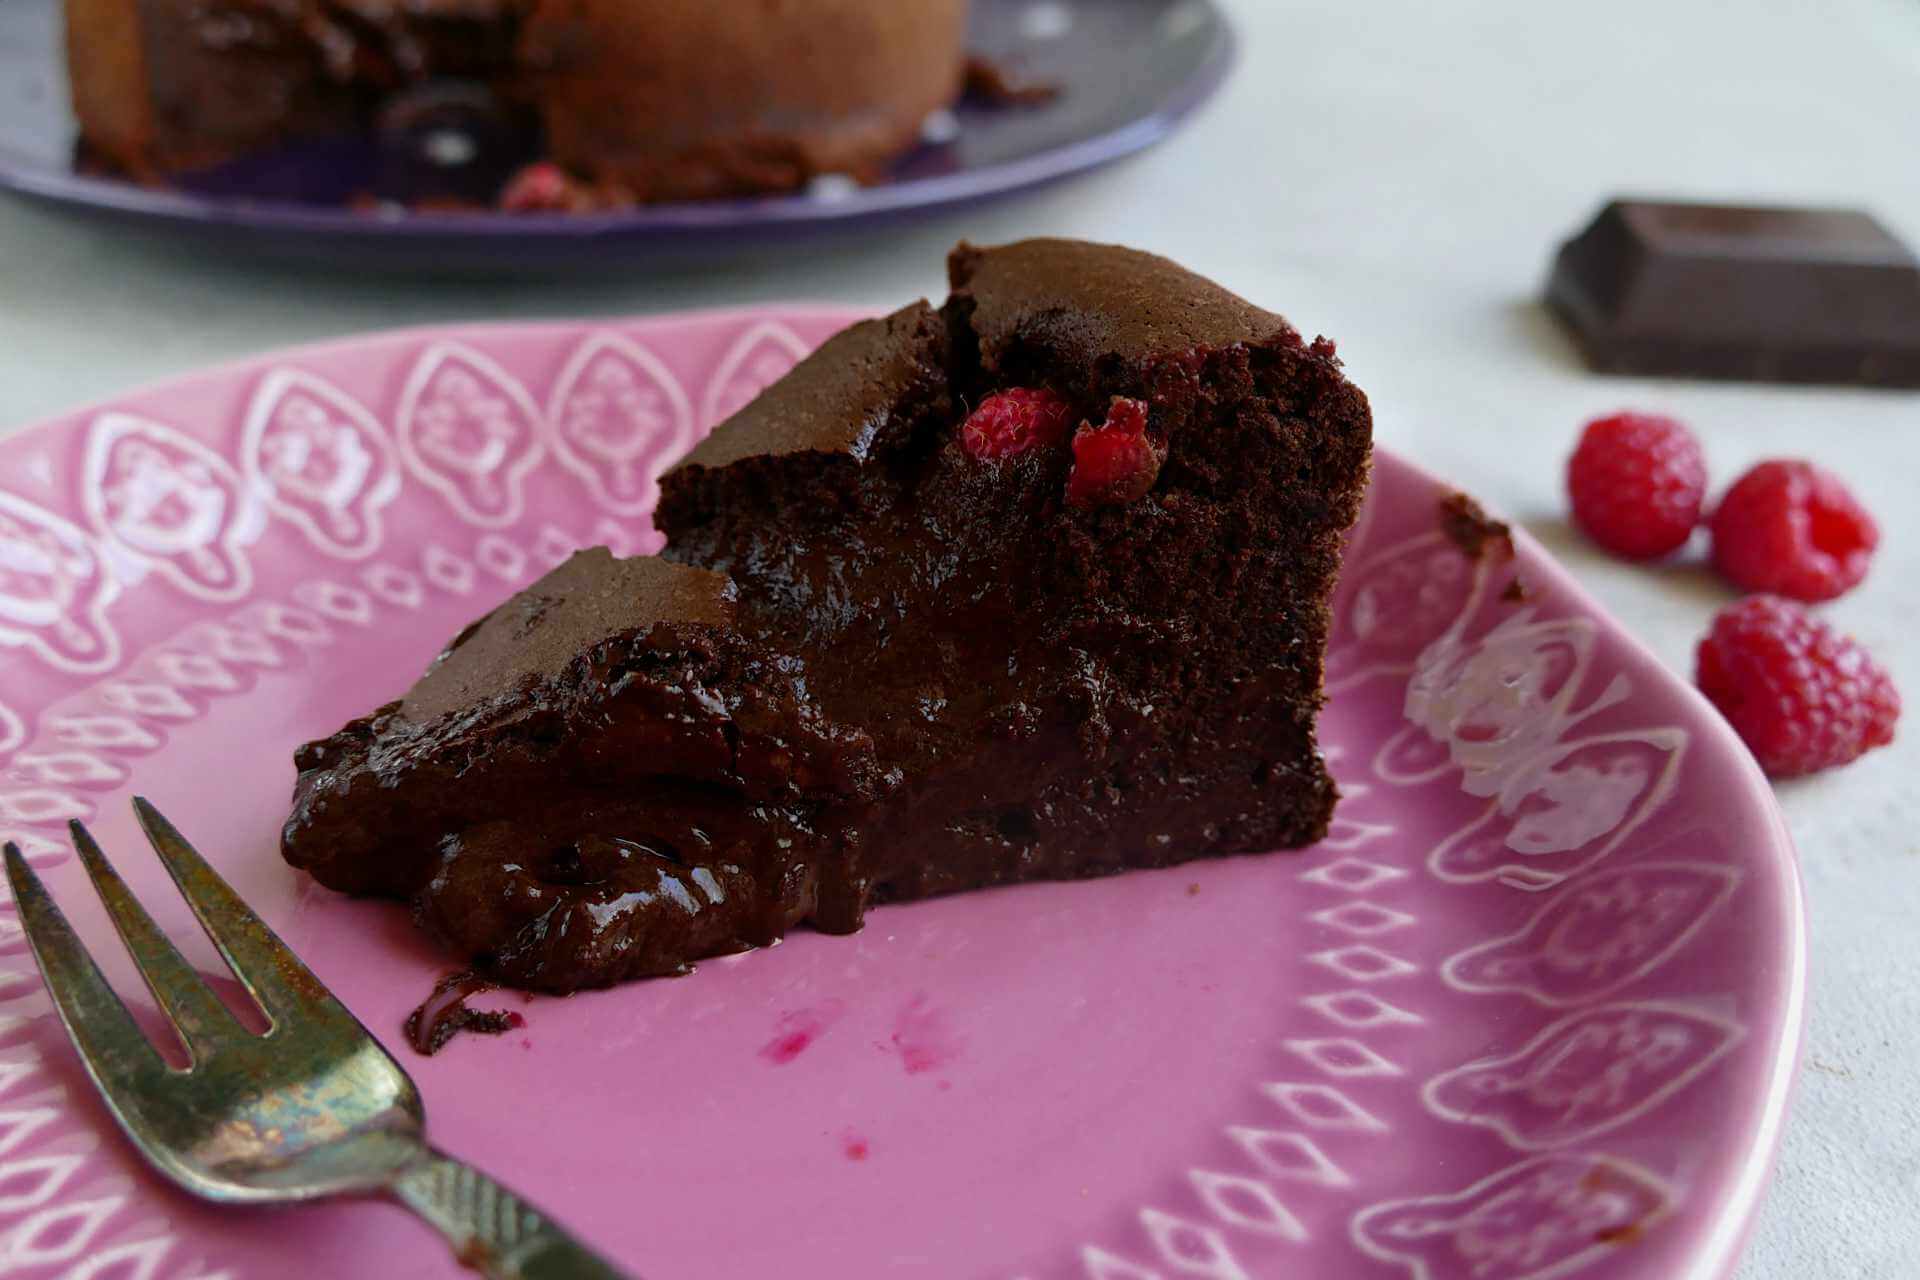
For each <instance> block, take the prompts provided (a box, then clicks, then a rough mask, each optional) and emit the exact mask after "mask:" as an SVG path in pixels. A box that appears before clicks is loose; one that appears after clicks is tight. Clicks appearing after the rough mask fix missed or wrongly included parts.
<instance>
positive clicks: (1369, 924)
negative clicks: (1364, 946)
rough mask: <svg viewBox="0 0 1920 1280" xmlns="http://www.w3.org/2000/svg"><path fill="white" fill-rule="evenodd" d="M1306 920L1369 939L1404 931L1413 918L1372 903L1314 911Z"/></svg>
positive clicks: (1350, 903) (1343, 905) (1353, 903)
mask: <svg viewBox="0 0 1920 1280" xmlns="http://www.w3.org/2000/svg"><path fill="white" fill-rule="evenodd" d="M1307 919H1309V920H1311V921H1313V922H1314V923H1315V924H1320V925H1325V926H1327V927H1328V928H1330V929H1339V930H1340V931H1341V932H1343V933H1350V934H1352V935H1354V936H1355V937H1356V938H1371V937H1373V936H1375V935H1376V934H1382V933H1391V932H1392V931H1393V930H1395V929H1404V928H1406V927H1407V926H1408V925H1410V924H1412V923H1413V922H1414V917H1412V916H1410V915H1408V914H1407V913H1406V912H1404V911H1396V910H1394V909H1393V908H1392V907H1383V906H1380V905H1379V904H1377V903H1373V902H1348V903H1343V904H1342V905H1340V906H1337V907H1328V908H1327V909H1326V910H1324V911H1316V912H1314V913H1313V914H1312V915H1310V916H1308V917H1307Z"/></svg>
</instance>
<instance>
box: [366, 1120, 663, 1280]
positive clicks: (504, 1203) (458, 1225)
mask: <svg viewBox="0 0 1920 1280" xmlns="http://www.w3.org/2000/svg"><path fill="white" fill-rule="evenodd" d="M392 1192H393V1197H394V1199H396V1200H398V1201H399V1202H400V1203H401V1204H403V1205H405V1206H406V1207H407V1208H409V1209H411V1210H413V1211H414V1212H415V1213H417V1214H419V1215H420V1216H421V1217H422V1218H425V1219H426V1220H427V1221H428V1222H430V1223H432V1224H433V1226H434V1227H435V1228H437V1229H438V1230H439V1232H440V1234H441V1235H443V1236H445V1237H446V1238H447V1243H448V1244H450V1245H452V1246H453V1250H454V1253H455V1254H457V1255H458V1256H459V1258H460V1261H461V1262H462V1263H464V1264H465V1265H467V1266H469V1267H472V1268H473V1269H474V1270H476V1271H478V1272H479V1273H480V1274H481V1275H483V1276H486V1277H487V1280H636V1277H634V1276H632V1275H631V1274H630V1273H628V1272H625V1271H622V1270H620V1269H619V1268H618V1267H616V1266H614V1265H613V1264H612V1263H611V1262H608V1261H607V1260H606V1259H605V1258H602V1257H601V1256H600V1255H599V1254H597V1253H595V1252H594V1251H593V1250H591V1249H589V1248H587V1246H585V1245H583V1244H581V1243H580V1242H579V1241H578V1240H575V1239H574V1238H573V1237H572V1236H570V1235H568V1234H567V1233H566V1231H564V1230H563V1229H562V1228H561V1227H560V1225H559V1224H558V1223H556V1222H555V1221H554V1220H553V1219H551V1218H549V1217H548V1216H547V1215H546V1214H544V1213H542V1212H540V1211H539V1210H538V1209H535V1208H534V1207H533V1206H532V1205H529V1204H528V1203H527V1202H526V1201H524V1200H522V1199H520V1198H519V1197H518V1196H516V1195H514V1194H513V1193H512V1192H511V1191H509V1190H507V1189H506V1188H505V1187H503V1186H501V1185H500V1184H499V1183H497V1182H495V1181H494V1180H493V1179H492V1178H489V1177H488V1176H487V1175H486V1174H484V1173H482V1172H480V1171H479V1170H478V1169H476V1168H474V1167H473V1166H472V1165H469V1164H463V1163H461V1162H460V1161H458V1160H455V1159H453V1158H452V1157H451V1156H448V1155H444V1154H442V1153H441V1152H439V1151H436V1150H434V1149H433V1148H431V1147H429V1148H427V1153H426V1155H425V1156H424V1157H423V1158H421V1159H420V1160H418V1161H416V1162H414V1163H413V1164H410V1165H408V1166H407V1167H406V1168H404V1169H402V1170H401V1171H400V1173H399V1174H398V1175H396V1176H395V1178H394V1180H393V1184H392Z"/></svg>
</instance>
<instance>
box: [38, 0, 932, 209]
mask: <svg viewBox="0 0 1920 1280" xmlns="http://www.w3.org/2000/svg"><path fill="white" fill-rule="evenodd" d="M966 10H967V4H966V0H914V2H913V3H911V4H902V3H899V0H807V3H805V4H795V3H777V4H751V5H747V4H732V3H715V2H714V0H649V2H648V3H645V4H637V3H633V2H632V0H66V20H67V61H68V71H69V79H70V82H71V85H72V94H73V104H74V111H75V114H76V115H77V116H78V118H79V121H80V131H81V145H82V149H83V152H84V153H85V154H86V155H87V156H89V157H90V158H92V159H93V160H94V161H97V162H98V163H100V164H102V165H105V166H107V167H110V168H113V169H117V170H119V171H121V172H125V173H129V174H131V175H133V176H135V177H138V178H141V179H146V180H155V179H161V178H165V177H167V176H169V175H175V174H180V173H188V172H194V171H198V170H203V169H208V168H211V167H216V166H219V165H221V164H224V163H227V162H229V161H232V160H235V159H237V158H240V157H243V156H246V155H248V154H250V153H253V152H258V151H261V150H265V149H270V148H273V147H275V146H278V145H281V144H283V143H286V142H289V141H293V140H298V139H302V138H314V137H330V136H335V135H342V134H351V133H355V132H361V131H369V130H372V129H374V128H375V126H376V123H377V122H378V121H379V120H380V119H381V118H382V117H383V116H385V115H388V114H391V113H392V112H393V111H394V110H395V105H396V103H402V104H403V103H404V102H405V101H406V100H407V98H408V97H409V96H410V95H414V94H420V93H426V94H430V95H432V96H433V98H434V99H435V101H438V102H444V101H447V100H448V98H449V93H448V91H449V89H454V88H459V87H461V86H463V85H464V86H465V89H466V90H467V91H469V92H462V93H459V94H455V95H453V96H454V97H456V98H460V99H463V100H464V99H468V98H470V97H471V96H472V92H470V91H477V92H480V93H482V94H483V95H486V97H487V105H486V106H484V107H482V108H478V110H479V111H480V114H481V115H483V116H485V117H487V125H488V127H492V126H493V124H494V121H493V119H492V117H494V116H496V115H504V116H508V117H512V118H514V119H516V120H520V119H524V123H525V125H526V130H525V131H526V132H527V133H528V134H529V135H533V134H536V133H539V134H543V135H544V138H545V149H546V152H547V154H548V155H550V156H551V158H552V159H553V160H555V161H557V162H558V163H559V165H560V166H562V168H563V169H564V170H565V171H566V173H567V174H568V175H569V176H570V177H571V178H572V179H573V180H574V181H575V182H577V183H578V184H579V189H580V190H582V191H585V192H590V193H591V197H592V199H593V200H594V201H596V202H598V203H602V204H606V203H617V202H625V201H645V200H671V199H687V198H697V197H705V196H722V195H732V194H740V193H750V192H760V191H778V190H787V189H791V188H794V187H798V186H800V185H802V184H804V183H805V182H807V181H808V180H809V179H810V178H812V177H814V176H816V175H818V174H821V173H829V172H831V173H850V174H854V175H857V176H863V177H864V176H872V175H874V174H877V173H878V171H879V170H880V169H881V168H882V167H883V166H884V165H885V164H886V163H887V162H888V161H889V160H890V159H892V158H893V157H894V156H896V155H897V154H899V153H900V152H901V151H902V150H904V149H906V148H907V147H908V146H910V145H911V144H912V143H913V142H914V140H915V139H916V138H917V137H918V136H919V131H920V127H921V124H922V122H923V121H924V120H925V119H926V117H927V116H928V114H929V113H931V112H932V111H934V110H935V109H937V108H939V107H941V106H944V105H946V104H947V103H949V102H951V101H952V100H953V99H954V98H955V97H956V96H957V95H958V94H959V92H960V89H961V84H962V79H963V76H964V63H965V59H964V49H963V41H964V35H965V26H966ZM506 132H508V133H510V134H513V136H518V133H517V132H516V131H514V130H511V129H510V130H507V131H506ZM530 158H531V156H527V157H522V159H530Z"/></svg>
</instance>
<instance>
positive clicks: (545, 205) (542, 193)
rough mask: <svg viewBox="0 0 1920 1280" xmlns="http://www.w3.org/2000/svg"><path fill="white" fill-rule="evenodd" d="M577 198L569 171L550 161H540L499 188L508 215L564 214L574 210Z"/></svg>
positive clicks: (501, 201) (502, 203) (503, 207)
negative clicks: (568, 174)
mask: <svg viewBox="0 0 1920 1280" xmlns="http://www.w3.org/2000/svg"><path fill="white" fill-rule="evenodd" d="M576 195H577V192H576V191H575V189H574V183H573V179H572V178H569V177H568V176H567V172H566V170H564V169H562V168H561V167H560V166H559V165H557V164H555V163H553V161H551V160H540V161H536V162H535V163H533V164H530V165H528V166H527V167H526V168H524V169H522V170H520V172H518V173H516V174H514V175H513V176H512V177H511V178H509V179H507V184H506V186H504V187H502V188H501V189H500V208H501V210H502V211H503V212H506V213H564V212H566V211H567V210H568V209H571V208H572V207H573V203H574V199H575V197H576Z"/></svg>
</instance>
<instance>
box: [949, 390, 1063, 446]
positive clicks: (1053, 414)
mask: <svg viewBox="0 0 1920 1280" xmlns="http://www.w3.org/2000/svg"><path fill="white" fill-rule="evenodd" d="M1072 427H1073V408H1072V406H1071V405H1069V404H1068V403H1067V402H1066V400H1065V398H1063V397H1061V396H1058V395H1055V394H1054V393H1053V392H1051V391H1048V390H1046V389H1045V388H1034V387H1013V388H1011V389H1009V390H1006V391H998V392H995V393H994V394H993V395H990V396H988V397H987V398H986V399H984V400H982V401H981V402H980V407H979V408H977V409H975V410H974V411H973V412H972V413H970V414H968V415H967V420H966V421H965V422H964V423H962V424H961V425H960V443H961V445H962V446H963V447H964V448H965V449H966V451H967V452H968V453H970V454H972V455H973V456H974V457H976V458H980V459H982V460H987V459H998V458H1011V457H1013V456H1015V455H1016V454H1022V453H1025V452H1026V451H1027V450H1029V449H1031V448H1033V447H1035V446H1036V445H1051V444H1058V443H1059V442H1060V441H1062V440H1064V439H1066V436H1067V432H1068V431H1069V430H1071V429H1072Z"/></svg>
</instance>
